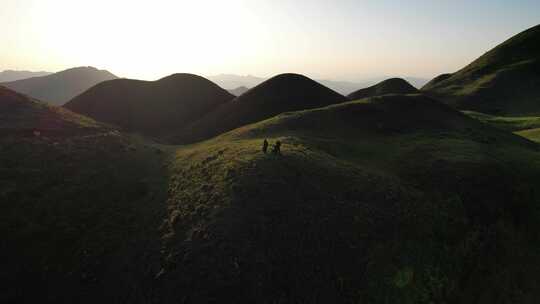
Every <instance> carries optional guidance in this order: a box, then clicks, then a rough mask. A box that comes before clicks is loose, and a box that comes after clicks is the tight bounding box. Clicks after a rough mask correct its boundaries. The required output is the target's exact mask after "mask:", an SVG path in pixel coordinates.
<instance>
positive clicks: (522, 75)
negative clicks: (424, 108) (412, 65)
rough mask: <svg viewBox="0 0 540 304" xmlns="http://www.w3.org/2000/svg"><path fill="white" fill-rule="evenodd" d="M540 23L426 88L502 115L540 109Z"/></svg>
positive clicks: (459, 103) (460, 105)
mask: <svg viewBox="0 0 540 304" xmlns="http://www.w3.org/2000/svg"><path fill="white" fill-rule="evenodd" d="M539 54H540V25H537V26H535V27H532V28H530V29H528V30H526V31H524V32H522V33H520V34H518V35H516V36H514V37H512V38H511V39H508V40H507V41H505V42H504V43H502V44H500V45H499V46H497V47H495V48H494V49H492V50H490V51H489V52H487V53H486V54H484V55H482V56H481V57H480V58H478V59H477V60H475V61H474V62H472V63H471V64H469V65H467V66H466V67H464V68H463V69H461V70H459V71H457V72H455V73H453V74H451V75H445V76H443V77H442V78H441V77H439V78H438V79H434V81H432V82H430V83H428V84H427V85H426V86H424V87H423V88H422V91H424V92H425V93H427V94H430V95H432V96H435V97H437V98H440V99H441V100H443V101H445V102H446V103H448V104H450V105H452V106H454V107H456V108H458V109H461V110H472V111H478V112H482V113H490V114H499V115H501V114H502V115H521V116H523V115H538V114H539V113H540V99H539V97H538V96H540V91H539V90H538V88H539V87H540V86H539V84H540V57H539Z"/></svg>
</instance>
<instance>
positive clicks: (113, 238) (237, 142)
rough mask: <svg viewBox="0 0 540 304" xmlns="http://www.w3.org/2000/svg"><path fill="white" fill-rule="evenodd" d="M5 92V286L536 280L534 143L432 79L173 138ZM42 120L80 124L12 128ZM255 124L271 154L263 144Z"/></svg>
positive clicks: (305, 292)
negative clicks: (417, 89) (456, 104)
mask: <svg viewBox="0 0 540 304" xmlns="http://www.w3.org/2000/svg"><path fill="white" fill-rule="evenodd" d="M0 93H1V94H0V113H1V114H2V118H3V120H2V122H7V121H10V123H4V124H2V125H0V128H1V129H0V130H3V129H6V128H8V129H10V132H0V164H2V167H0V170H1V172H2V174H1V175H0V201H2V202H4V203H3V204H1V206H0V245H1V246H2V248H4V250H3V255H4V260H5V261H9V262H8V263H6V264H5V265H3V266H2V272H1V273H0V282H1V283H2V286H4V288H5V292H3V293H2V294H1V295H0V301H1V302H5V303H10V302H18V303H20V302H40V303H74V302H77V303H119V302H129V303H212V302H231V303H403V302H405V303H407V302H408V303H486V304H487V303H493V302H497V301H499V302H501V303H509V302H512V303H531V302H533V300H534V299H537V298H538V296H540V295H539V294H538V289H537V286H538V285H539V284H540V282H539V278H538V276H537V273H538V272H539V271H540V260H539V259H540V258H539V256H538V254H537V252H538V250H540V247H539V246H540V245H539V244H540V242H539V241H540V234H539V232H538V231H540V229H539V228H540V227H539V224H538V223H540V213H538V211H537V210H538V204H539V203H540V194H539V193H538V191H536V188H537V181H538V179H539V178H540V154H539V152H538V146H537V145H536V144H534V143H532V142H530V141H527V140H525V139H523V138H520V137H518V136H515V135H513V134H511V133H507V132H504V131H502V130H498V129H495V128H491V127H489V126H487V125H485V124H482V123H481V122H478V121H476V120H474V119H471V118H469V117H467V116H466V115H463V114H462V113H460V112H457V111H455V110H453V109H452V108H450V107H448V106H445V105H443V104H441V103H439V102H437V101H435V100H432V99H430V98H428V97H424V96H422V95H385V96H381V97H375V98H369V99H362V100H360V101H355V102H346V103H341V104H335V105H330V106H327V107H323V108H316V109H311V110H304V111H298V112H288V113H284V114H281V115H279V116H276V117H273V118H270V119H268V120H264V121H261V122H258V123H256V124H251V125H247V126H244V127H241V128H238V129H235V130H233V131H231V132H229V133H226V134H223V135H221V136H218V137H216V138H214V139H211V140H208V141H205V142H201V143H197V144H194V145H189V146H184V147H172V146H161V145H156V144H151V143H148V142H144V141H142V140H140V139H136V138H134V137H127V136H125V135H123V134H122V133H120V132H118V131H115V130H113V129H111V128H110V127H107V126H102V125H100V124H98V123H95V122H94V121H92V120H91V119H89V118H84V117H81V116H79V115H76V114H73V113H71V112H69V111H68V110H65V109H64V110H61V109H58V108H55V107H51V106H46V107H45V108H43V107H42V106H43V104H39V103H35V102H33V101H31V100H28V99H27V98H25V97H24V96H22V95H20V94H16V93H13V92H11V91H9V90H2V91H0ZM21 104H24V106H18V107H17V106H16V105H21ZM24 111H26V112H24ZM24 113H38V114H39V115H38V114H36V115H34V114H32V115H29V114H24ZM34 117H38V118H39V119H34ZM51 117H53V118H54V119H52V118H51ZM4 119H7V120H4ZM40 121H58V122H59V123H60V122H61V123H63V124H64V125H63V126H62V128H63V129H65V130H73V131H71V132H66V133H62V134H60V133H57V134H53V133H50V134H45V132H44V133H40V134H36V133H31V134H28V135H24V136H21V134H19V133H16V132H11V131H12V130H14V129H18V128H23V129H25V128H27V127H29V126H31V128H32V129H34V128H35V126H36V125H39V124H37V122H40ZM59 123H58V124H57V125H59ZM90 130H91V131H90ZM265 138H266V139H268V140H269V141H270V143H271V144H273V143H275V142H276V141H277V140H280V141H281V142H282V143H283V145H282V148H281V150H282V155H280V156H277V155H272V154H263V153H262V152H261V151H260V148H261V144H262V141H263V139H265ZM173 151H174V154H173V155H172V156H173V157H172V160H170V161H171V162H170V167H169V168H167V164H169V158H168V157H169V152H173ZM167 169H168V170H169V171H170V172H167ZM44 176H46V177H47V178H43V177H44Z"/></svg>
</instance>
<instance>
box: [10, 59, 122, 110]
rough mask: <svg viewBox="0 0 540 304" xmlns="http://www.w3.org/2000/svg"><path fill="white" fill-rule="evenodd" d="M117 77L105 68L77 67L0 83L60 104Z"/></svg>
mask: <svg viewBox="0 0 540 304" xmlns="http://www.w3.org/2000/svg"><path fill="white" fill-rule="evenodd" d="M115 78H117V77H116V76H115V75H113V74H111V73H110V72H108V71H105V70H98V69H96V68H93V67H78V68H73V69H68V70H65V71H61V72H58V73H54V74H51V75H47V76H42V77H33V78H28V79H23V80H17V81H12V82H5V83H2V84H1V85H3V86H5V87H7V88H10V89H12V90H15V91H17V92H20V93H23V94H26V95H28V96H31V97H33V98H36V99H39V100H41V101H44V102H47V103H49V104H53V105H62V104H64V103H66V102H67V101H69V100H70V99H72V98H73V97H75V96H77V95H79V94H81V93H82V92H84V91H86V90H87V89H89V88H90V87H92V86H94V85H96V84H98V83H100V82H102V81H106V80H110V79H115Z"/></svg>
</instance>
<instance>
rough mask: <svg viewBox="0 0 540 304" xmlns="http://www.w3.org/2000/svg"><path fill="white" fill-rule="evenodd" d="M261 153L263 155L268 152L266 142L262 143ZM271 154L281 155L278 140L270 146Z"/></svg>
mask: <svg viewBox="0 0 540 304" xmlns="http://www.w3.org/2000/svg"><path fill="white" fill-rule="evenodd" d="M262 151H263V153H264V154H266V152H267V151H268V140H266V139H265V140H264V141H263V146H262ZM272 153H273V154H276V155H278V154H281V142H280V141H279V140H278V141H276V143H275V144H274V145H273V146H272Z"/></svg>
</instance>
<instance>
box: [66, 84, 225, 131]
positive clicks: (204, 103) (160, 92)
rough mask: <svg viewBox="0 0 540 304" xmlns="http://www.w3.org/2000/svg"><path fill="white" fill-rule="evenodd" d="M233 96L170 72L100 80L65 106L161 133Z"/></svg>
mask: <svg viewBox="0 0 540 304" xmlns="http://www.w3.org/2000/svg"><path fill="white" fill-rule="evenodd" d="M233 98H234V96H233V95H231V94H230V93H228V92H227V91H226V90H224V89H222V88H220V87H218V86H217V85H216V84H214V83H212V82H210V81H209V80H207V79H205V78H203V77H200V76H196V75H191V74H174V75H171V76H168V77H165V78H162V79H160V80H158V81H140V80H131V79H117V80H111V81H107V82H103V83H100V84H98V85H96V86H95V87H93V88H91V89H89V90H88V91H86V92H84V93H83V94H81V95H79V96H77V97H76V98H74V99H73V100H71V101H70V102H68V103H67V104H66V105H65V107H66V108H68V109H70V110H73V111H75V112H77V113H81V114H84V115H87V116H89V117H92V118H94V119H96V120H98V121H103V122H107V123H111V124H115V125H118V126H120V127H122V128H125V129H126V130H129V131H134V132H140V133H143V134H147V135H153V136H162V135H170V134H175V132H178V131H179V130H180V129H182V128H183V127H184V126H186V125H187V124H188V123H190V122H192V121H194V120H196V119H198V118H200V117H201V116H203V115H204V114H206V113H207V112H209V111H211V110H213V109H215V108H216V107H218V106H220V105H222V104H224V103H227V102H228V101H230V100H232V99H233Z"/></svg>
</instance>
